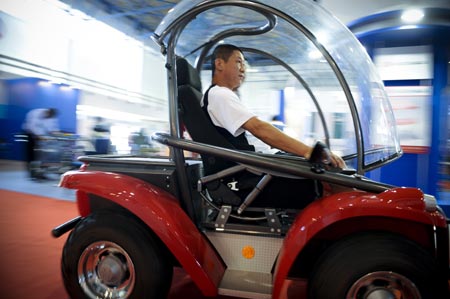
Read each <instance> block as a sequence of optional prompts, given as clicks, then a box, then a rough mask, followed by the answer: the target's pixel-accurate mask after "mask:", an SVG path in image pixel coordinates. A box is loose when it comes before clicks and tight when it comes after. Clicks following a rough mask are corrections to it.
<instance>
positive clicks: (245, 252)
mask: <svg viewBox="0 0 450 299" xmlns="http://www.w3.org/2000/svg"><path fill="white" fill-rule="evenodd" d="M242 256H243V257H245V258H246V259H252V258H254V257H255V248H253V247H252V246H249V245H247V246H244V247H242Z"/></svg>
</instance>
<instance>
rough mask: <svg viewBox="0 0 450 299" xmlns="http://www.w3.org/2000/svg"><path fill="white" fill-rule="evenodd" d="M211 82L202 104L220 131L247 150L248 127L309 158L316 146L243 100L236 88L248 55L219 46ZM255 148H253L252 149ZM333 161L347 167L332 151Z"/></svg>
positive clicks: (275, 144)
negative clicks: (284, 129) (261, 116)
mask: <svg viewBox="0 0 450 299" xmlns="http://www.w3.org/2000/svg"><path fill="white" fill-rule="evenodd" d="M211 64H212V86H211V87H210V88H209V89H208V91H207V92H206V93H205V96H204V98H203V100H202V105H203V107H206V110H207V113H208V115H209V117H210V118H211V121H212V122H213V124H214V125H215V126H216V127H217V128H218V130H219V132H220V133H221V134H222V135H224V137H225V138H226V139H227V140H228V141H230V142H231V143H232V144H233V145H234V146H235V147H236V148H238V149H243V150H248V149H252V146H251V145H249V144H248V141H247V138H246V137H245V131H249V132H250V133H251V134H252V135H253V136H255V137H257V138H258V139H260V140H261V141H263V142H264V143H266V144H268V145H270V146H271V147H273V148H277V149H280V150H282V151H285V152H288V153H292V154H295V155H298V156H302V157H305V158H306V159H308V158H309V157H310V155H311V153H312V150H313V148H312V147H310V146H308V145H306V144H304V143H303V142H301V141H299V140H297V139H295V138H292V137H290V136H289V135H286V134H285V133H283V132H282V131H281V130H279V129H277V128H276V127H275V126H273V125H272V124H270V123H268V122H265V121H263V120H260V119H259V118H258V117H257V116H255V115H254V114H253V113H251V112H250V111H248V109H247V108H246V107H245V106H244V105H243V104H242V103H241V101H240V99H239V97H238V95H237V94H236V93H235V92H234V91H235V90H237V89H238V88H239V86H240V85H241V84H242V83H243V81H244V79H245V59H244V55H243V53H242V51H241V50H240V49H239V48H238V47H236V46H233V45H228V44H223V45H219V46H217V48H216V49H215V50H214V53H213V56H212V61H211ZM253 150H254V149H253ZM331 159H332V160H331V164H332V165H333V166H334V167H339V168H344V166H345V163H344V161H343V160H342V158H341V157H339V156H337V155H335V154H333V153H332V157H331Z"/></svg>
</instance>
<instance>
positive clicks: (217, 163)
mask: <svg viewBox="0 0 450 299" xmlns="http://www.w3.org/2000/svg"><path fill="white" fill-rule="evenodd" d="M177 82H178V105H179V107H180V115H181V120H182V122H183V123H184V125H185V127H186V129H187V131H188V132H189V135H190V136H191V138H192V139H193V140H195V141H198V142H202V143H206V144H210V145H214V146H219V147H224V148H229V149H234V146H233V145H232V144H231V143H229V142H228V141H227V140H226V139H225V138H223V136H222V135H220V133H219V132H218V131H217V129H216V128H215V127H214V125H213V124H212V123H211V120H210V119H209V118H208V117H207V116H206V115H205V113H204V112H203V109H202V107H201V106H200V102H201V99H202V96H203V94H202V82H201V79H200V76H199V73H198V71H197V70H196V69H195V68H194V67H192V66H191V65H190V64H189V62H188V61H187V60H186V59H184V58H181V57H179V58H177ZM202 161H203V167H204V171H205V174H206V175H209V174H212V173H216V172H219V171H220V170H224V169H226V168H229V167H232V166H234V165H235V164H234V163H232V162H229V161H225V160H223V159H220V158H217V157H213V156H208V155H202Z"/></svg>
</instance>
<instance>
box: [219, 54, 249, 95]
mask: <svg viewBox="0 0 450 299" xmlns="http://www.w3.org/2000/svg"><path fill="white" fill-rule="evenodd" d="M222 62H223V75H224V79H225V80H226V82H227V87H229V88H230V89H232V90H235V89H237V88H238V87H239V86H240V85H241V84H242V82H244V79H245V59H244V55H242V53H241V52H240V51H234V52H233V54H232V55H231V56H230V58H229V59H228V61H227V62H225V61H223V60H222Z"/></svg>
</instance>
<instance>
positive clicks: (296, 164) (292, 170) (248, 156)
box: [152, 133, 395, 193]
mask: <svg viewBox="0 0 450 299" xmlns="http://www.w3.org/2000/svg"><path fill="white" fill-rule="evenodd" d="M152 139H153V140H155V141H156V142H159V143H161V144H164V145H167V146H171V147H174V148H177V149H183V150H187V151H192V152H196V153H199V154H208V155H211V156H217V157H220V158H223V159H227V160H230V161H233V162H236V163H241V164H246V165H249V166H253V167H256V168H258V169H259V170H260V171H261V172H266V173H274V172H278V173H280V174H282V175H283V174H285V175H293V176H299V177H305V178H311V179H316V180H321V181H326V182H329V183H334V184H338V185H343V186H347V187H354V188H357V189H360V190H364V191H368V192H376V193H379V192H383V191H386V190H389V189H392V188H394V187H395V186H393V185H388V184H383V183H379V182H376V181H372V180H370V179H368V178H366V177H363V176H360V175H346V174H341V173H334V172H330V171H326V170H325V171H324V172H322V173H317V172H314V171H313V170H311V164H310V163H306V162H301V161H300V160H299V161H291V160H287V159H283V158H282V157H280V158H278V157H277V156H276V155H274V156H273V157H267V156H263V155H260V154H258V153H255V152H248V151H238V150H232V149H227V148H222V147H218V146H213V145H209V144H205V143H200V142H195V141H192V140H186V139H181V138H176V137H173V136H170V135H169V134H166V133H155V134H153V135H152Z"/></svg>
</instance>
